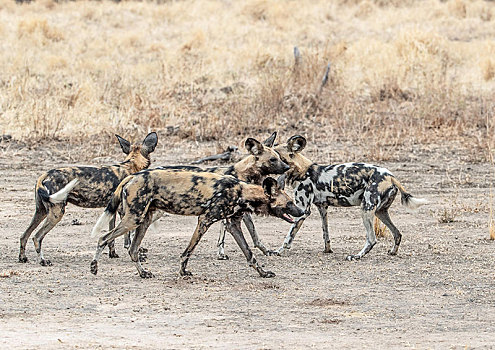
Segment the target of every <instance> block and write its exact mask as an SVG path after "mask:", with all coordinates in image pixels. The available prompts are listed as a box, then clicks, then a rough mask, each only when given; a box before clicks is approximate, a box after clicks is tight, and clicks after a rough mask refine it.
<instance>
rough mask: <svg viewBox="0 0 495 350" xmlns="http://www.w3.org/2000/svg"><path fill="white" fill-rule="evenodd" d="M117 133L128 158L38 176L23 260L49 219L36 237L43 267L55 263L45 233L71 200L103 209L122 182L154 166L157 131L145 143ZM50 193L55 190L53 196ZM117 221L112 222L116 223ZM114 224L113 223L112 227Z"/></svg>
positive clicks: (113, 251)
mask: <svg viewBox="0 0 495 350" xmlns="http://www.w3.org/2000/svg"><path fill="white" fill-rule="evenodd" d="M115 136H117V139H118V140H119V143H120V147H121V148H122V151H123V152H124V153H125V154H127V157H126V158H125V160H124V161H123V162H122V163H120V164H116V165H110V166H100V167H91V166H72V167H66V168H59V169H52V170H50V171H48V172H46V173H44V174H43V175H41V176H40V177H39V178H38V181H37V183H36V188H35V201H36V211H35V213H34V216H33V219H32V220H31V224H30V225H29V227H28V228H27V230H26V231H25V232H24V234H23V235H22V236H21V240H20V241H21V248H20V252H19V261H20V262H23V263H25V262H27V260H28V259H27V257H26V243H27V240H28V238H29V236H30V235H31V233H32V232H33V231H34V230H35V229H36V227H37V226H38V225H39V224H40V223H41V221H43V219H45V218H46V220H45V222H44V223H43V226H42V227H41V228H40V229H39V230H38V232H36V234H35V236H34V237H33V241H34V246H35V249H36V252H37V253H38V257H39V262H40V264H41V265H42V266H48V265H51V264H52V263H51V262H50V260H48V259H45V258H44V257H43V252H42V250H41V243H42V241H43V238H44V237H45V235H46V234H47V233H48V232H49V231H50V230H51V229H52V228H53V227H55V225H56V224H57V223H58V222H59V221H60V220H61V219H62V216H63V215H64V213H65V207H66V205H67V203H72V204H75V205H77V206H79V207H84V208H101V207H104V206H105V205H107V203H108V201H109V199H110V197H111V196H112V194H113V191H114V190H115V188H117V186H118V185H119V183H120V181H121V180H122V179H124V178H125V177H127V176H129V175H130V174H134V173H136V172H138V171H140V170H143V169H146V168H147V167H148V166H149V165H150V153H151V152H153V151H154V149H155V146H156V144H157V142H158V137H157V135H156V133H154V132H152V133H150V134H148V136H146V138H145V139H144V141H143V144H142V145H131V143H130V142H129V141H127V140H125V139H123V138H122V137H120V136H118V135H115ZM50 193H53V194H52V195H50ZM113 224H114V221H113V220H112V222H110V225H113ZM112 227H113V226H112ZM109 250H110V254H109V255H110V257H112V258H116V257H118V255H117V254H116V253H115V249H114V245H113V242H112V243H111V244H109Z"/></svg>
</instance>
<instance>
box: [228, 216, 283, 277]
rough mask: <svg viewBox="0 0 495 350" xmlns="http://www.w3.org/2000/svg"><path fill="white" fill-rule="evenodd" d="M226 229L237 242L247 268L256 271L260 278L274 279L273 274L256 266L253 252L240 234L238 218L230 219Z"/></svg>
mask: <svg viewBox="0 0 495 350" xmlns="http://www.w3.org/2000/svg"><path fill="white" fill-rule="evenodd" d="M227 229H228V230H229V232H230V233H231V234H232V236H233V237H234V239H235V241H236V242H237V245H238V246H239V248H241V250H242V252H243V253H244V255H245V256H246V259H247V261H248V264H249V266H251V267H253V268H254V269H255V270H256V271H258V273H259V275H260V276H261V277H265V278H270V277H275V274H274V273H273V272H271V271H265V270H263V268H262V267H261V266H260V265H258V262H257V261H256V258H255V257H254V255H253V252H252V251H251V249H249V246H248V244H247V242H246V239H245V238H244V235H243V234H242V229H241V220H240V218H232V219H230V220H229V221H227Z"/></svg>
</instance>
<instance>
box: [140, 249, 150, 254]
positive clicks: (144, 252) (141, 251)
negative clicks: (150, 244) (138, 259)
mask: <svg viewBox="0 0 495 350" xmlns="http://www.w3.org/2000/svg"><path fill="white" fill-rule="evenodd" d="M147 252H148V249H147V248H144V247H139V249H138V253H139V254H146V253H147Z"/></svg>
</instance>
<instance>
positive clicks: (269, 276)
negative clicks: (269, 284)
mask: <svg viewBox="0 0 495 350" xmlns="http://www.w3.org/2000/svg"><path fill="white" fill-rule="evenodd" d="M260 276H261V277H263V278H272V277H275V273H274V272H271V271H264V273H263V274H261V275H260Z"/></svg>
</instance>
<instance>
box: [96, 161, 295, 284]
mask: <svg viewBox="0 0 495 350" xmlns="http://www.w3.org/2000/svg"><path fill="white" fill-rule="evenodd" d="M120 205H122V208H123V210H124V215H123V216H122V220H121V221H120V223H119V224H118V225H117V227H116V228H114V229H113V230H111V231H110V232H108V233H103V235H102V232H103V229H104V228H105V227H106V226H107V225H108V223H109V222H110V220H111V219H112V217H113V216H114V215H115V213H116V211H117V209H118V208H119V206H120ZM157 209H160V210H164V211H166V212H168V213H171V214H177V215H189V216H198V224H197V226H196V230H195V231H194V234H193V236H192V238H191V241H190V243H189V245H188V246H187V248H186V250H185V251H184V252H183V253H182V255H181V263H180V270H179V273H180V275H181V276H187V275H191V273H190V272H189V271H187V270H186V267H187V262H188V260H189V257H190V256H191V254H192V252H193V250H194V248H195V247H196V245H197V244H198V243H199V241H200V239H201V237H202V236H203V235H204V234H205V232H206V231H207V230H208V228H209V227H210V226H211V225H212V224H213V223H215V222H217V221H220V220H226V221H227V230H228V231H229V232H230V233H231V234H232V236H233V237H234V239H235V241H236V242H237V244H238V245H239V247H240V248H241V250H242V252H243V253H244V255H245V256H246V259H247V261H248V263H249V265H250V266H252V267H253V268H254V269H255V270H256V271H258V273H259V275H260V276H261V277H273V276H275V274H274V273H273V272H271V271H265V270H263V268H262V267H261V266H260V265H258V263H257V262H256V259H255V257H254V255H253V253H252V252H251V250H250V249H249V246H248V244H247V243H246V240H245V239H244V236H243V233H242V230H241V219H242V216H243V214H244V213H245V212H253V213H255V214H258V215H272V216H276V217H279V218H281V219H283V220H286V221H288V222H293V219H292V218H291V216H301V215H302V214H303V211H302V210H301V209H299V208H298V207H297V206H296V205H295V204H294V203H293V202H292V200H291V199H290V198H289V196H288V195H287V194H286V193H285V192H284V191H283V190H281V189H280V188H279V187H278V184H277V181H276V180H274V179H273V178H266V179H265V180H264V181H263V186H258V185H253V184H248V183H245V182H243V181H240V180H239V179H237V178H235V177H233V176H223V175H218V174H214V173H207V172H192V171H185V170H165V169H150V170H144V171H141V172H139V173H137V174H134V175H131V176H129V177H127V178H125V179H124V180H123V181H122V182H121V183H120V185H119V186H118V187H117V189H116V190H115V193H114V194H113V197H112V198H111V200H110V202H109V204H108V206H107V208H106V210H105V212H104V213H103V214H102V216H100V218H99V219H98V221H97V223H96V225H95V227H94V228H93V231H92V236H95V235H98V236H100V235H101V236H100V238H99V240H98V245H97V248H96V253H95V256H94V259H93V261H92V262H91V272H92V273H93V274H95V275H96V274H97V272H98V259H99V257H100V255H101V252H102V251H103V249H104V248H105V246H106V245H107V244H108V243H109V242H110V241H112V240H114V239H115V238H117V237H119V236H120V235H123V234H125V233H127V232H129V231H131V230H134V229H136V234H135V236H134V239H133V240H132V243H131V247H130V248H129V255H130V256H131V259H132V261H134V263H135V264H136V267H137V270H138V272H139V275H140V276H141V277H142V278H150V277H153V274H152V273H151V272H149V271H147V270H145V269H144V268H143V267H142V266H141V263H140V261H139V256H138V248H139V245H140V244H141V241H142V240H143V237H144V235H145V233H146V230H147V229H148V227H149V225H150V224H151V221H152V215H153V212H154V211H155V210H157Z"/></svg>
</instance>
